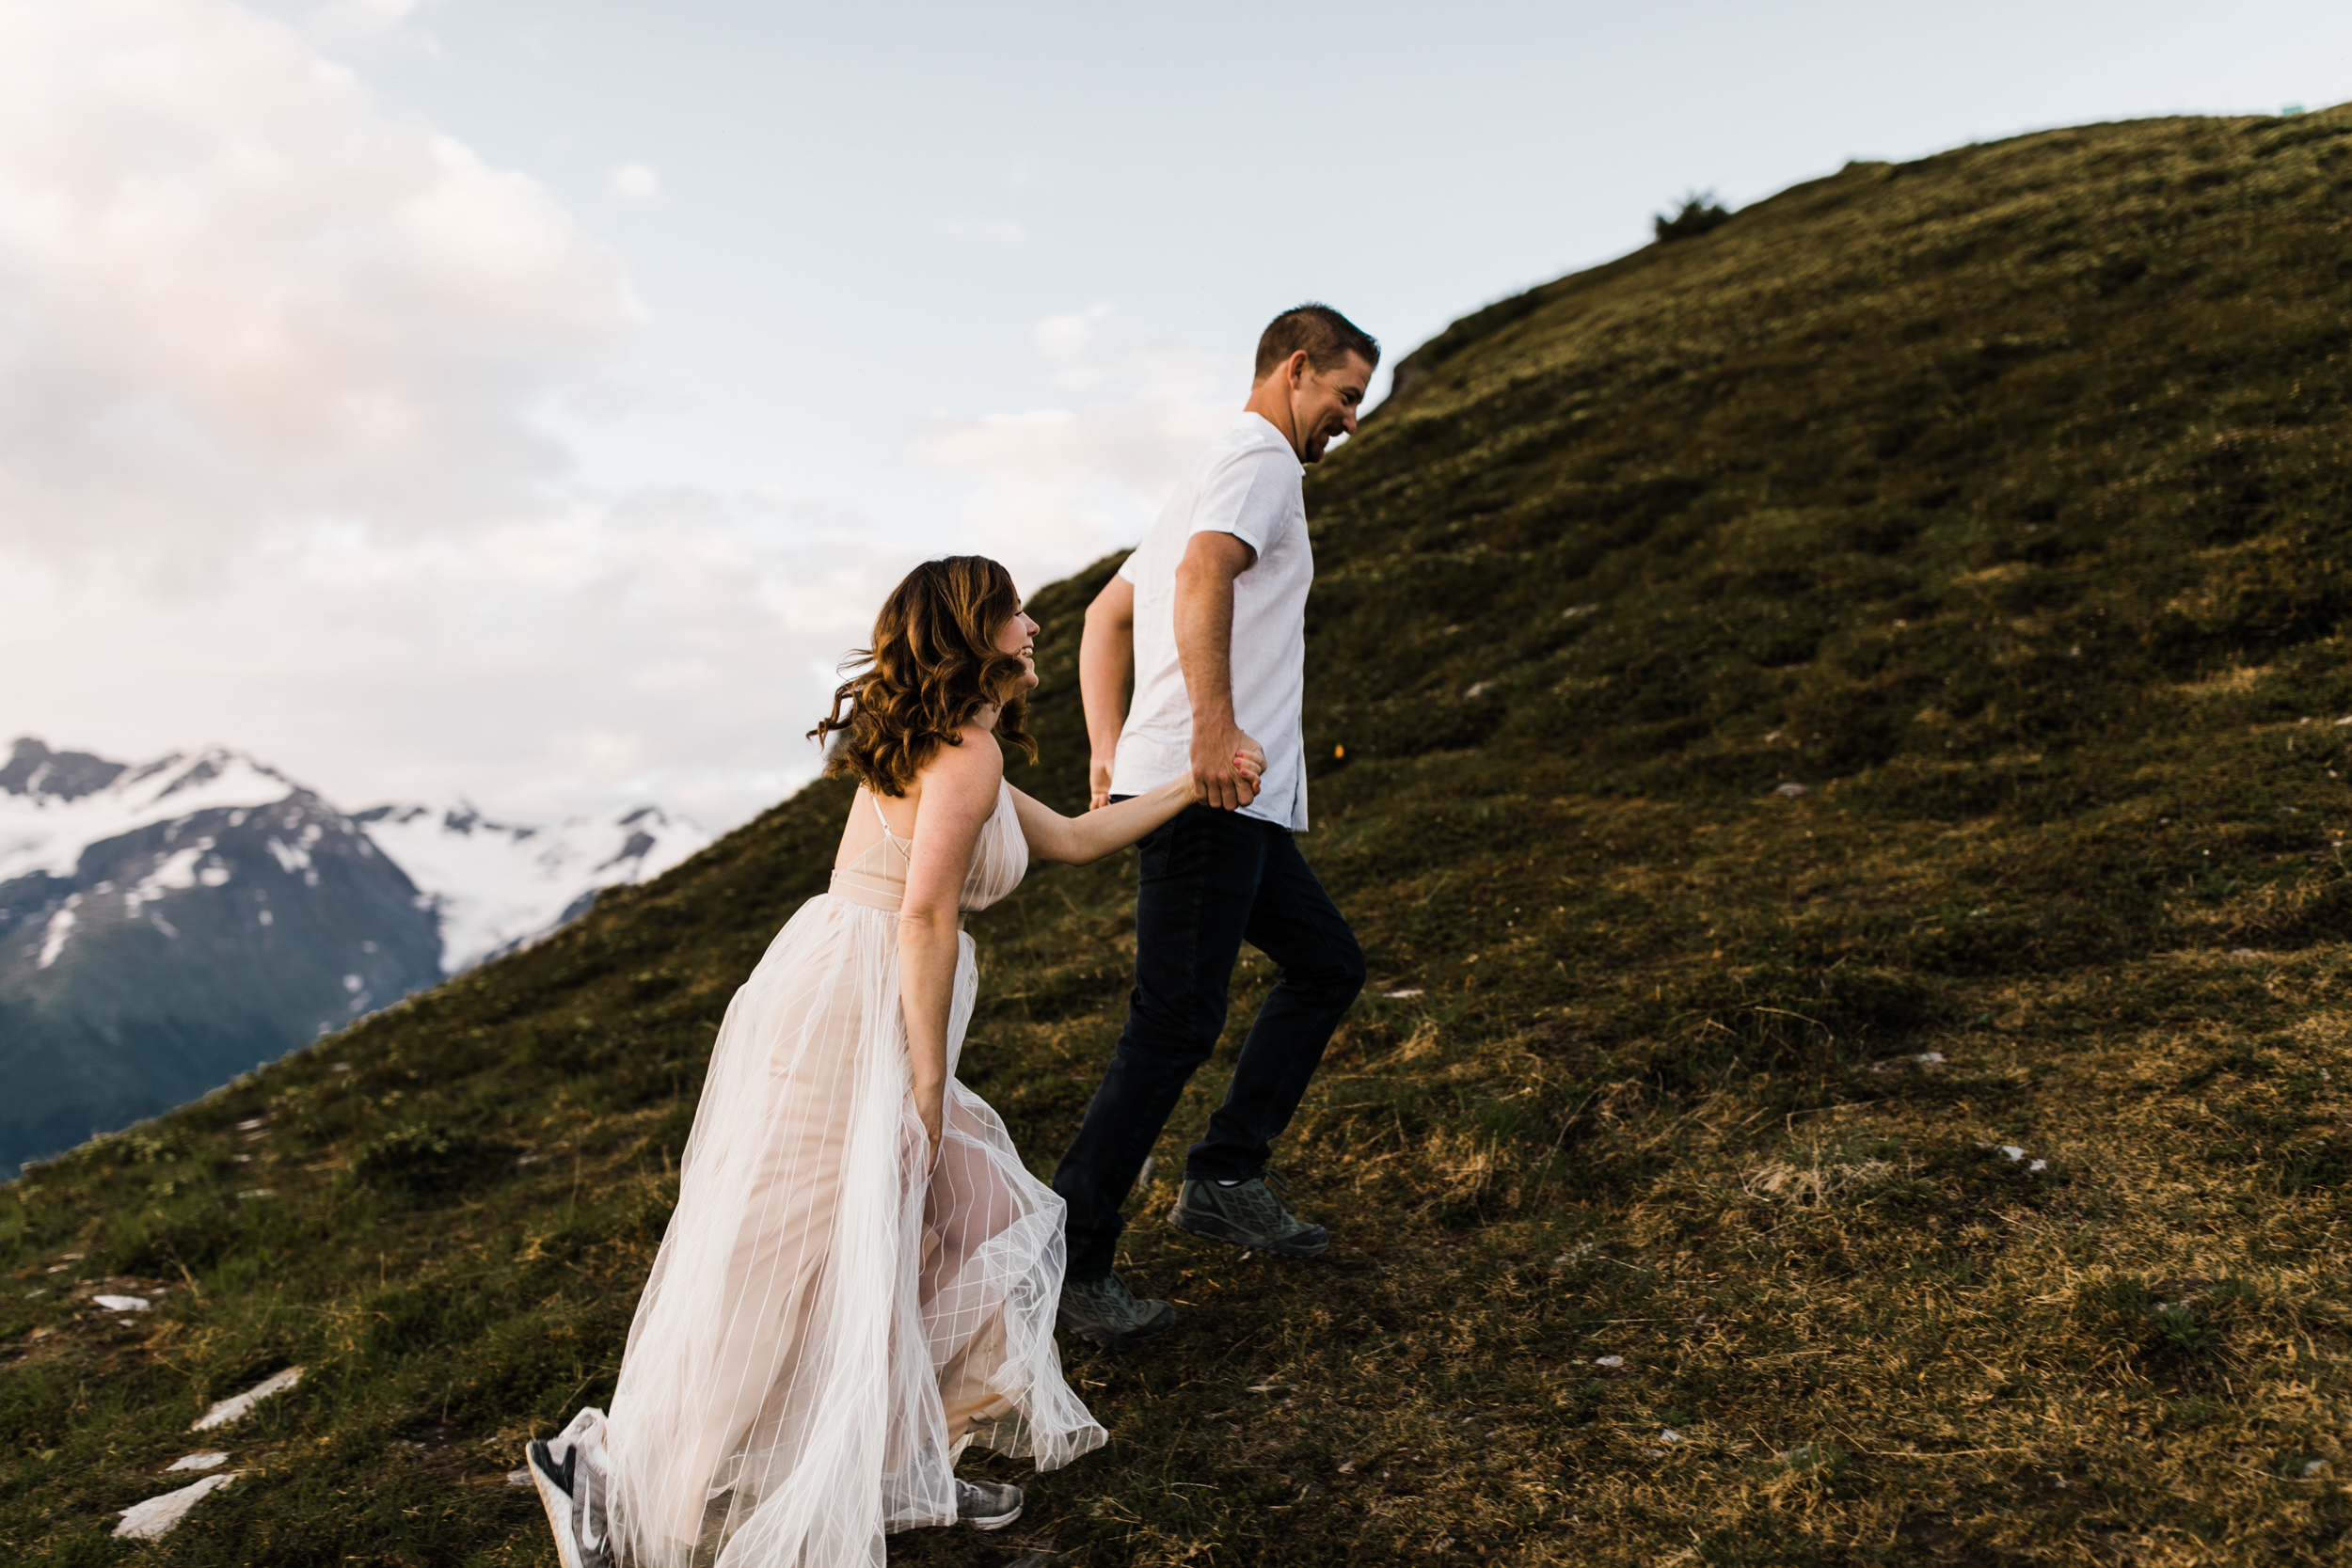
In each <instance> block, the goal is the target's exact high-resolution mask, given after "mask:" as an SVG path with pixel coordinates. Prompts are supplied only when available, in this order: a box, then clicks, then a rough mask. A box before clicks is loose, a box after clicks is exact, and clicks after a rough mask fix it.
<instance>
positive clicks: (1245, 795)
mask: <svg viewBox="0 0 2352 1568" xmlns="http://www.w3.org/2000/svg"><path fill="white" fill-rule="evenodd" d="M1264 771H1265V748H1264V747H1263V746H1261V745H1259V744H1258V743H1257V742H1256V741H1254V740H1252V739H1250V738H1249V736H1248V735H1246V734H1244V733H1243V732H1242V730H1241V728H1240V726H1238V725H1235V724H1227V725H1225V726H1223V727H1222V729H1221V731H1220V732H1218V733H1215V734H1204V733H1203V732H1202V731H1201V730H1200V729H1199V728H1195V729H1194V730H1193V732H1192V798H1193V799H1194V800H1198V801H1200V803H1201V804H1202V805H1204V806H1214V807H1216V809H1217V810H1218V811H1238V810H1240V809H1241V808H1242V807H1243V806H1246V805H1248V804H1249V802H1250V801H1252V800H1256V799H1257V798H1258V781H1259V778H1260V776H1261V775H1262V774H1263V773H1264Z"/></svg>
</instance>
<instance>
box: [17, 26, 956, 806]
mask: <svg viewBox="0 0 2352 1568" xmlns="http://www.w3.org/2000/svg"><path fill="white" fill-rule="evenodd" d="M408 11H409V8H404V7H402V6H400V5H398V4H392V3H389V0H388V3H383V4H377V5H373V6H368V5H358V6H353V7H345V8H341V10H340V11H339V15H340V16H341V21H340V22H339V23H338V24H339V25H341V24H350V25H354V26H358V25H360V24H373V25H378V26H379V28H394V27H397V26H398V25H400V24H402V23H403V22H404V21H405V20H406V19H407V18H408ZM311 20H312V22H313V23H317V20H318V19H317V18H316V17H313V18H312V19H311ZM0 191H5V192H6V193H7V196H6V199H5V200H0V665H5V667H7V668H9V669H14V670H18V671H23V672H34V671H37V672H39V674H38V678H33V679H26V680H24V681H20V682H17V683H13V684H12V686H11V687H10V688H8V689H6V690H5V691H4V692H0V739H5V738H6V737H8V736H13V735H17V734H24V733H32V734H38V735H41V736H44V737H46V738H48V739H50V740H51V741H52V742H53V743H56V744H58V745H63V746H83V747H92V748H96V749H99V750H102V751H105V752H111V753H113V754H118V755H145V754H151V753H154V752H160V751H163V750H166V749H167V748H169V747H172V746H175V745H188V744H198V743H202V742H206V741H211V740H221V741H225V742H228V743H230V744H232V745H235V746H237V747H239V748H241V749H244V750H247V751H250V752H254V753H255V754H258V755H261V756H263V757H267V758H270V759H272V760H273V761H274V762H276V763H278V765H280V766H282V767H283V768H286V770H288V771H289V772H290V773H292V774H293V775H294V776H295V777H297V778H301V779H304V780H306V781H308V782H310V783H313V784H316V785H318V786H319V787H321V788H323V789H325V790H326V791H327V792H328V793H329V794H330V796H332V797H333V798H335V799H337V800H342V801H345V802H347V803H353V804H357V803H361V802H364V801H367V800H382V799H386V798H398V797H405V798H417V797H424V798H435V797H440V796H447V795H453V794H458V793H464V794H468V795H470V796H472V797H473V798H474V799H476V800H481V801H483V802H484V803H485V805H494V806H497V807H500V808H503V809H512V810H516V811H523V812H532V811H539V812H547V813H561V812H568V811H573V810H579V809H585V808H591V807H598V806H603V805H607V804H611V803H615V802H618V801H622V800H637V799H645V798H654V799H659V800H663V801H665V802H668V803H673V804H676V805H680V806H683V807H684V808H685V809H687V810H688V811H690V812H691V813H694V814H696V815H697V816H701V817H702V818H703V819H704V820H705V821H707V822H710V823H713V824H715V825H725V824H729V823H732V822H734V821H737V820H739V819H740V818H742V817H743V816H748V815H749V814H750V813H751V812H753V811H754V810H755V809H757V808H758V807H760V806H762V805H765V804H766V803H768V802H769V801H770V800H773V799H775V798H776V797H777V796H778V795H780V794H782V793H784V792H785V791H786V790H787V788H788V787H789V786H790V785H792V784H795V783H797V782H799V781H800V780H802V779H804V778H806V777H807V776H809V775H810V774H811V773H812V772H813V771H814V768H815V756H814V752H812V751H811V749H810V748H808V747H807V746H806V745H805V744H804V743H803V741H802V739H801V735H802V732H803V731H804V730H806V729H807V728H808V726H809V724H810V723H811V722H812V721H814V720H815V718H816V716H817V710H818V706H819V705H820V703H821V700H822V697H823V694H824V693H825V692H827V691H829V690H830V689H831V685H832V674H831V672H832V667H833V664H834V660H835V659H837V658H838V657H839V656H840V654H841V653H842V652H843V651H844V650H845V649H847V648H849V647H851V646H853V645H855V644H857V643H859V642H861V641H864V640H865V637H866V632H867V630H868V626H869V622H870V617H871V615H872V610H873V606H874V604H875V603H876V601H877V600H878V599H879V597H880V594H881V593H882V589H883V588H884V587H886V586H887V584H888V582H889V581H890V580H891V579H892V578H893V577H894V576H895V574H896V573H897V572H898V571H899V570H902V569H903V568H904V566H905V565H906V564H907V561H906V560H905V559H903V557H904V556H906V555H907V554H908V553H909V552H905V551H898V552H896V553H894V552H893V551H892V549H891V548H890V546H887V545H885V544H878V543H877V542H876V539H875V531H874V530H873V529H872V527H871V525H870V523H869V522H868V521H867V520H866V519H863V518H858V517H851V516H845V515H839V514H838V513H837V512H826V511H823V510H820V509H818V508H815V507H813V506H810V505H806V504H800V503H795V502H792V501H790V500H788V499H777V498H774V497H769V496H760V495H748V494H722V493H717V492H714V491H710V490H707V489H695V488H691V487H679V488H677V489H675V490H670V491H660V492H657V491H652V490H644V491H639V492H635V493H630V494H626V495H596V494H590V493H587V492H586V491H584V489H583V487H582V485H581V483H580V481H579V479H578V477H577V475H576V472H575V468H574V464H573V459H572V455H571V451H570V450H569V449H568V448H567V447H566V445H565V444H564V440H563V439H562V438H561V437H560V436H558V435H557V434H555V433H554V432H555V431H556V429H557V428H558V423H559V417H560V416H563V415H564V414H566V413H571V412H579V411H583V410H584V411H589V412H591V413H593V412H594V411H595V410H596V408H598V407H600V406H609V404H611V403H612V399H613V397H614V394H615V388H616V386H618V385H619V382H618V380H617V378H618V375H619V372H618V369H617V367H618V364H619V355H620V354H621V352H622V351H623V350H624V349H625V348H626V346H627V345H628V341H629V340H630V338H631V335H632V333H633V331H634V329H635V328H636V326H637V325H638V324H639V322H640V320H641V318H642V314H643V313H642V311H641V310H640V309H639V307H638V305H637V304H636V302H635V300H634V298H633V296H632V294H631V293H630V289H629V284H628V277H627V276H626V274H625V272H624V270H623V268H622V267H621V265H620V263H619V262H618V261H617V260H616V259H615V258H614V257H613V256H612V254H611V253H610V252H609V251H608V250H606V249H605V248H604V247H603V246H601V245H598V244H596V242H595V241H593V240H592V239H590V238H589V237H588V236H587V235H586V234H584V233H583V232H582V231H581V230H580V228H579V227H578V226H577V225H576V224H575V223H574V222H573V221H572V219H571V218H570V217H569V216H568V215H567V214H565V213H564V211H563V209H562V208H561V207H560V206H559V205H558V204H557V203H556V202H555V200H554V199H553V198H551V197H550V196H549V195H548V193H547V192H546V191H545V190H544V189H543V188H541V187H540V186H539V185H537V184H535V183H534V182H532V181H530V180H527V179H524V178H522V177H520V176H517V175H514V174H510V173H505V172H501V171H500V170H496V169H493V168H490V167H488V166H485V164H484V163H483V162H482V160H481V159H480V158H478V157H477V156H476V155H475V154H474V153H473V152H471V151H470V150H468V149H467V148H465V147H463V146H461V145H459V144H458V143H457V142H455V141H453V140H451V139H450V138H448V137H447V136H444V135H438V134H437V133H436V132H434V131H433V130H431V129H430V128H429V127H425V126H421V125H417V124H414V123H408V122H404V121H400V120H396V119H392V118H390V117H389V116H387V115H386V114H384V113H383V112H382V111H381V110H379V109H378V107H377V106H376V105H375V104H374V103H373V101H372V100H371V99H370V98H369V96H368V94H367V93H366V92H365V91H363V90H362V89H361V88H360V87H359V86H358V84H357V83H356V82H355V80H354V79H353V78H352V77H351V76H350V74H349V73H348V72H346V71H343V70H342V69H341V68H339V67H336V66H334V65H332V64H330V63H329V62H327V61H326V60H325V59H323V58H322V57H320V55H318V54H317V53H315V51H314V47H313V45H312V44H310V42H307V41H306V40H305V36H304V35H303V34H302V33H298V32H296V31H294V30H293V29H291V28H288V27H285V26H282V25H279V24H275V23H272V22H269V21H267V20H265V19H263V18H262V17H260V16H258V15H256V14H254V13H252V12H249V11H246V10H244V9H241V8H237V7H235V6H232V5H230V4H227V3H224V0H72V3H71V4H55V3H52V0H0ZM569 422H572V423H574V424H577V423H578V421H577V420H573V421H569Z"/></svg>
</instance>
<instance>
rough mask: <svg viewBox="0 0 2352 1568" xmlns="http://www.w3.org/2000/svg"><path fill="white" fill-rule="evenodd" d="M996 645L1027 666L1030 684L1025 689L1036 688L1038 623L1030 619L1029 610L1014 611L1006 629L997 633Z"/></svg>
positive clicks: (1005, 626) (1006, 624)
mask: <svg viewBox="0 0 2352 1568" xmlns="http://www.w3.org/2000/svg"><path fill="white" fill-rule="evenodd" d="M996 646H997V648H998V649H999V650H1000V651H1002V652H1004V653H1009V654H1011V655H1013V656H1014V657H1017V658H1019V659H1020V660H1021V662H1022V663H1023V664H1024V665H1025V666H1027V668H1028V672H1029V679H1028V685H1027V686H1025V687H1024V688H1023V689H1024V690H1027V689H1032V688H1034V687H1035V686H1036V685H1037V623H1036V622H1035V621H1032V620H1030V619H1029V612H1028V611H1027V610H1014V611H1013V612H1012V619H1011V620H1009V621H1007V622H1006V623H1005V625H1004V629H1003V630H1001V631H999V632H998V633H997V634H996Z"/></svg>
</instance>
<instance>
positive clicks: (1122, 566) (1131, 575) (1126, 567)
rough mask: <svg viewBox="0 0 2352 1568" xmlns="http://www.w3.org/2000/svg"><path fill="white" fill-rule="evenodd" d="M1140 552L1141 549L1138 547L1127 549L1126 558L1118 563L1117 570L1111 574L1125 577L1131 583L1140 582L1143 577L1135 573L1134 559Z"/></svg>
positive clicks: (1141, 552)
mask: <svg viewBox="0 0 2352 1568" xmlns="http://www.w3.org/2000/svg"><path fill="white" fill-rule="evenodd" d="M1142 554H1143V551H1141V550H1140V549H1133V550H1129V551H1128V552H1127V559H1126V560H1124V561H1122V562H1120V563H1119V570H1118V571H1117V572H1115V573H1113V574H1112V575H1113V576H1115V577H1122V578H1126V579H1127V580H1128V581H1129V582H1131V583H1136V582H1141V581H1142V580H1143V579H1142V578H1139V577H1137V576H1136V559H1137V558H1138V557H1140V556H1141V555H1142Z"/></svg>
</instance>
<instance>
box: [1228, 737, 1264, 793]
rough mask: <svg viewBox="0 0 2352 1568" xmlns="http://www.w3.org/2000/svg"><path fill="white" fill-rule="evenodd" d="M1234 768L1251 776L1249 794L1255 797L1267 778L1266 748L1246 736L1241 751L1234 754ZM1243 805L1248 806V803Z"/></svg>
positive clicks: (1243, 738)
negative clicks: (1260, 785)
mask: <svg viewBox="0 0 2352 1568" xmlns="http://www.w3.org/2000/svg"><path fill="white" fill-rule="evenodd" d="M1233 768H1234V770H1235V771H1236V772H1242V773H1247V774H1248V775H1249V792H1250V793H1251V794H1252V795H1255V794H1256V793H1257V792H1258V786H1259V784H1260V783H1261V782H1262V781H1263V779H1264V778H1265V748H1264V747H1263V746H1261V745H1259V744H1258V743H1257V742H1256V741H1254V740H1252V739H1250V738H1249V737H1248V736H1243V737H1242V748H1241V750H1240V751H1238V752H1234V753H1233ZM1243 803H1244V804H1248V802H1247V801H1245V802H1243Z"/></svg>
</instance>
